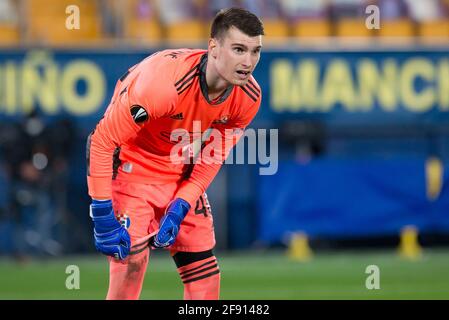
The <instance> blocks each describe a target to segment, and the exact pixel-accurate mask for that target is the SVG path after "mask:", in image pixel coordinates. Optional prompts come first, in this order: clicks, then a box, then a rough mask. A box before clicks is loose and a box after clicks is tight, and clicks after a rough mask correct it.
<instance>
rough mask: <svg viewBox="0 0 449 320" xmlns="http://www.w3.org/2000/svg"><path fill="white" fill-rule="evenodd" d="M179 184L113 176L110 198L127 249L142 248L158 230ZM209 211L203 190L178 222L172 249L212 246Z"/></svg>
mask: <svg viewBox="0 0 449 320" xmlns="http://www.w3.org/2000/svg"><path fill="white" fill-rule="evenodd" d="M178 186H179V184H178V183H170V184H161V185H150V184H142V183H136V182H128V181H121V180H113V182H112V202H113V207H114V212H115V214H116V217H117V220H119V221H120V223H121V224H122V225H124V226H125V228H127V230H128V232H129V235H130V238H131V252H134V253H138V252H139V251H143V250H144V249H145V248H146V247H147V245H148V242H149V240H150V238H151V237H152V236H153V235H155V234H156V233H157V232H158V231H159V222H160V220H161V218H162V216H163V215H164V213H165V209H166V207H167V205H168V203H169V202H170V201H171V200H172V199H173V197H174V196H175V193H176V191H177V188H178ZM214 246H215V233H214V226H213V218H212V212H211V209H210V205H209V201H208V200H207V195H206V193H204V194H203V195H202V196H201V197H200V198H199V199H198V201H197V203H196V205H195V206H194V207H192V208H191V209H190V211H189V212H188V213H187V215H186V217H185V218H184V220H183V222H182V223H181V228H180V230H179V233H178V236H177V237H176V241H175V243H174V244H173V245H172V246H171V247H169V249H170V250H171V251H172V252H175V251H185V252H200V251H206V250H210V249H212V248H214Z"/></svg>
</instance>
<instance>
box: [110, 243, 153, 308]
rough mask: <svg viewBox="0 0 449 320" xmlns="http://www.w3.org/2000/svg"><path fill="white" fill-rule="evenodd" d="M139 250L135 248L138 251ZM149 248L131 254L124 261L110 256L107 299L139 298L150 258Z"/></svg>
mask: <svg viewBox="0 0 449 320" xmlns="http://www.w3.org/2000/svg"><path fill="white" fill-rule="evenodd" d="M136 251H138V250H135V251H134V252H136ZM149 257H150V254H149V248H148V247H147V246H146V245H145V247H144V250H143V251H140V252H137V253H135V254H132V252H131V253H130V255H129V256H128V257H127V258H126V259H125V260H123V261H120V260H116V259H114V258H112V257H108V260H109V289H108V294H107V296H106V299H107V300H137V299H139V296H140V292H141V291H142V284H143V280H144V277H145V272H146V270H147V265H148V260H149Z"/></svg>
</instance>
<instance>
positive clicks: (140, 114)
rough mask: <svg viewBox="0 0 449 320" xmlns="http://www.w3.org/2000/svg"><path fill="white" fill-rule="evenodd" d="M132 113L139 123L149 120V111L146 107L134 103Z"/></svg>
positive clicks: (135, 120)
mask: <svg viewBox="0 0 449 320" xmlns="http://www.w3.org/2000/svg"><path fill="white" fill-rule="evenodd" d="M131 115H132V117H133V120H134V122H135V123H137V124H141V123H143V122H145V121H147V120H148V112H147V110H145V108H144V107H142V106H139V105H134V106H132V107H131Z"/></svg>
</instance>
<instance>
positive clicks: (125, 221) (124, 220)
mask: <svg viewBox="0 0 449 320" xmlns="http://www.w3.org/2000/svg"><path fill="white" fill-rule="evenodd" d="M117 220H118V222H120V224H121V225H122V226H123V227H124V228H125V229H127V230H128V228H129V226H130V225H131V219H130V218H129V217H128V215H127V214H123V213H120V214H118V215H117Z"/></svg>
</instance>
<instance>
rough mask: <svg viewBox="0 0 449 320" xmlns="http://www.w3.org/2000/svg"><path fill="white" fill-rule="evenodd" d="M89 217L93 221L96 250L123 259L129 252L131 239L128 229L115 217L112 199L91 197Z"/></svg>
mask: <svg viewBox="0 0 449 320" xmlns="http://www.w3.org/2000/svg"><path fill="white" fill-rule="evenodd" d="M90 217H91V218H92V221H93V222H94V238H95V247H96V248H97V250H98V251H100V252H101V253H103V254H105V255H108V256H113V257H115V258H116V259H121V260H123V259H125V258H126V257H127V256H128V254H129V248H130V246H131V240H130V238H129V234H128V231H127V230H126V229H125V228H124V227H123V226H122V225H121V224H120V223H119V222H118V221H117V219H116V218H115V215H114V210H113V209H112V201H111V200H103V201H100V200H95V199H92V204H91V205H90Z"/></svg>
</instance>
